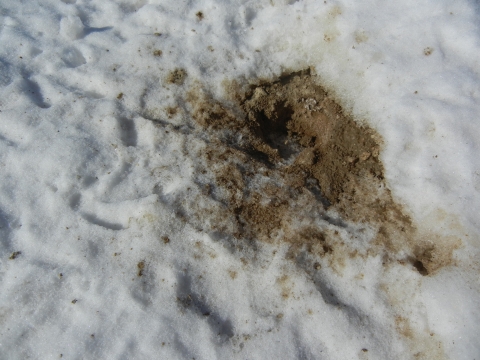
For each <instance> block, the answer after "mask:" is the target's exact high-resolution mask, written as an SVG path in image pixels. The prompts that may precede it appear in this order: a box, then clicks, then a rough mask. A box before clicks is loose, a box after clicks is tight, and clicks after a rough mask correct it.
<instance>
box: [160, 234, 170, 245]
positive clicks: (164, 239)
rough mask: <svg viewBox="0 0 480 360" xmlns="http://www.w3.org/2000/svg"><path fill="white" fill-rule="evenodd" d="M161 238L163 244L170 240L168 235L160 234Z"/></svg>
mask: <svg viewBox="0 0 480 360" xmlns="http://www.w3.org/2000/svg"><path fill="white" fill-rule="evenodd" d="M162 240H163V243H164V244H168V243H169V242H170V238H169V237H168V236H162Z"/></svg>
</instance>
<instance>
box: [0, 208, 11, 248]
mask: <svg viewBox="0 0 480 360" xmlns="http://www.w3.org/2000/svg"><path fill="white" fill-rule="evenodd" d="M10 224H11V219H10V218H9V217H8V215H7V214H6V213H5V212H4V211H2V209H0V257H4V255H5V253H10V252H12V242H11V236H12V229H11V226H10Z"/></svg>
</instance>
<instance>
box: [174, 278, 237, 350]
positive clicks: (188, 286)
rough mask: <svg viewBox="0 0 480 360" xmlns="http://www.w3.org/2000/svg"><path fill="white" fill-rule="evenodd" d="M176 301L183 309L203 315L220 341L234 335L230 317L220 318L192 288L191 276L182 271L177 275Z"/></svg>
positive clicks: (224, 340)
mask: <svg viewBox="0 0 480 360" xmlns="http://www.w3.org/2000/svg"><path fill="white" fill-rule="evenodd" d="M177 302H178V304H179V306H181V307H183V308H184V309H187V310H189V311H191V312H193V313H195V314H197V315H198V316H201V317H203V318H204V319H205V320H206V321H207V323H208V325H209V326H210V328H211V330H212V333H213V334H215V335H216V336H217V339H218V340H219V341H220V342H221V343H223V342H226V341H228V339H230V338H231V337H232V336H233V335H234V332H233V325H232V322H231V321H230V319H228V318H227V319H224V318H222V317H221V316H220V314H218V313H216V312H215V311H214V309H213V308H212V307H211V306H210V305H209V304H208V303H207V299H206V298H205V297H204V296H203V295H200V294H197V293H196V292H195V291H194V290H193V289H192V279H191V276H190V275H188V273H184V272H183V271H180V272H179V274H178V275H177Z"/></svg>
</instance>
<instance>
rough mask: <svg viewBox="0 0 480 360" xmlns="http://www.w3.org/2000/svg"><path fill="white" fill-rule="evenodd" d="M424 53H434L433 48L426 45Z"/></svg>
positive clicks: (427, 54) (426, 54)
mask: <svg viewBox="0 0 480 360" xmlns="http://www.w3.org/2000/svg"><path fill="white" fill-rule="evenodd" d="M423 53H424V54H425V56H429V55H432V53H433V48H431V47H426V48H425V49H423Z"/></svg>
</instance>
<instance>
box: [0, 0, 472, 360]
mask: <svg viewBox="0 0 480 360" xmlns="http://www.w3.org/2000/svg"><path fill="white" fill-rule="evenodd" d="M199 11H201V12H202V14H203V18H202V19H200V18H199V16H197V15H196V14H197V13H198V12H199ZM157 50H160V51H161V52H162V53H161V55H160V56H158V54H159V53H158V52H156V51H157ZM155 52H156V53H155ZM154 53H155V54H156V55H155V54H154ZM426 54H427V55H426ZM428 54H429V55H428ZM308 67H311V68H312V69H314V70H315V72H316V73H317V74H318V75H319V76H320V78H321V79H322V82H323V84H324V85H325V86H326V88H327V89H328V90H329V91H330V92H331V93H332V94H334V95H335V97H336V99H337V100H338V101H339V102H340V103H341V104H342V105H343V107H344V108H345V109H347V111H349V112H350V113H351V114H353V115H354V116H355V118H356V119H357V120H358V121H364V122H366V123H368V124H370V126H372V127H373V128H375V129H376V130H377V131H378V132H379V133H380V134H381V135H382V137H383V140H384V145H383V150H382V154H381V157H382V161H383V163H384V166H385V169H386V179H387V182H388V185H389V187H390V188H391V190H392V193H393V194H394V196H395V197H396V199H397V200H398V201H399V202H400V203H402V204H403V205H404V206H405V208H406V209H408V211H409V212H410V214H411V216H412V217H413V218H414V219H415V220H416V221H417V222H418V223H419V224H423V226H424V227H425V228H431V229H436V231H437V232H440V233H445V234H450V235H454V236H456V237H458V238H460V239H461V240H462V246H461V247H460V248H459V249H458V250H457V251H456V252H455V258H456V260H457V261H456V262H457V264H456V265H455V266H450V267H446V268H444V269H442V270H441V271H440V272H438V273H437V274H435V275H433V276H428V277H423V276H421V275H420V274H419V273H418V272H417V271H415V269H413V267H409V266H400V265H399V266H398V267H395V266H394V267H392V268H389V269H385V268H384V267H382V259H381V258H379V257H369V258H365V259H362V258H359V259H352V260H351V262H350V263H348V264H346V265H345V268H344V270H343V271H342V272H341V273H339V272H338V271H335V269H331V268H329V267H328V266H322V270H321V272H320V275H319V276H320V280H318V279H317V281H315V282H314V281H312V279H311V278H309V276H307V274H306V273H305V271H303V270H302V268H301V266H299V265H298V264H295V263H294V262H292V261H289V260H286V259H285V253H286V252H287V250H288V249H287V247H283V246H281V245H268V244H259V246H258V249H257V250H256V252H257V253H256V254H255V260H254V261H249V262H244V261H242V257H243V255H242V253H241V251H232V250H231V249H230V248H229V247H228V246H227V244H226V242H225V241H223V240H222V239H219V238H215V237H212V236H211V235H209V234H208V233H203V232H201V231H198V230H195V229H194V228H193V227H192V226H190V225H189V224H188V223H185V222H182V221H181V219H179V218H178V216H176V210H177V209H176V208H175V204H177V203H179V202H181V201H182V199H183V198H186V197H188V196H189V193H190V192H191V191H198V190H195V189H196V188H197V185H196V184H195V182H194V181H193V180H194V179H193V175H192V172H193V165H194V164H195V161H196V159H195V158H191V157H189V156H188V151H185V149H187V150H188V149H190V148H194V147H201V146H202V145H201V142H200V141H198V140H197V139H196V138H195V136H194V135H191V134H188V133H186V132H184V133H183V132H175V131H168V129H169V128H170V127H171V126H174V125H175V126H180V127H181V126H182V122H183V121H185V119H184V118H183V117H182V116H177V117H174V118H172V119H169V118H168V117H167V113H166V111H165V108H166V107H168V106H173V105H175V104H176V102H177V101H178V99H180V98H181V97H182V96H183V95H184V94H185V92H186V91H188V89H189V88H190V87H191V86H193V85H194V84H197V83H200V84H202V86H204V87H205V88H207V89H209V91H211V93H212V94H214V95H215V96H216V97H219V98H221V97H222V96H223V95H224V89H223V87H222V83H224V81H225V80H235V79H241V78H245V79H257V78H273V77H275V76H279V75H280V74H281V73H282V72H286V71H292V70H300V69H305V68H308ZM176 68H183V69H185V70H186V72H187V74H188V75H187V77H186V80H185V83H184V84H183V85H180V86H177V85H174V84H168V83H167V82H166V77H167V76H168V74H169V72H171V71H172V70H174V69H176ZM120 94H123V95H122V96H119V95H120ZM479 114H480V5H479V3H478V2H477V1H473V0H471V1H469V0H457V1H454V2H453V1H440V0H421V1H412V0H405V1H395V2H386V1H378V0H365V1H353V0H338V1H332V0H327V1H323V0H322V1H318V0H300V1H291V0H290V1H287V0H257V1H254V0H222V1H220V0H199V1H182V0H164V1H162V0H136V1H134V0H122V1H120V0H118V1H112V0H61V1H60V0H39V1H28V0H18V1H11V0H1V1H0V358H1V359H57V358H60V357H62V358H64V359H192V358H195V359H413V358H424V359H441V358H447V359H469V360H473V359H477V360H478V359H480V341H479V339H480V266H479V263H478V261H479V255H480V238H479V234H480V222H479V214H480V196H479V192H480V156H478V154H479V153H480V115H479ZM158 122H160V123H162V124H164V126H158ZM169 123H171V124H172V125H169ZM186 154H187V155H186ZM159 188H161V189H162V191H161V192H159V191H158V189H159ZM169 199H176V200H175V201H170V200H169ZM164 236H168V237H169V239H170V241H169V242H168V243H165V241H164V240H163V237H164ZM432 241H435V239H432ZM14 252H20V254H18V256H17V257H16V258H15V259H10V257H11V255H12V253H14ZM247 255H248V254H247ZM245 256H246V255H245ZM140 262H143V264H144V269H143V270H142V271H143V276H137V273H138V271H139V268H138V264H139V263H140ZM359 273H362V274H363V275H362V277H359V276H358V274H359ZM385 288H388V289H389V291H388V292H385V291H384V289H385ZM285 289H287V290H288V291H289V292H290V293H291V294H293V295H292V296H289V297H288V298H285V297H283V296H282V291H285ZM387 294H388V295H387ZM339 303H340V304H341V305H338V304H339ZM407 322H408V324H409V325H408V326H407V325H404V326H403V325H402V324H406V323H407ZM399 324H400V325H399ZM402 326H403V327H404V329H403V330H404V331H403V333H402V331H400V330H402ZM399 328H400V330H399ZM408 333H409V334H410V335H411V336H407V335H408ZM412 334H413V335H412Z"/></svg>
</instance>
